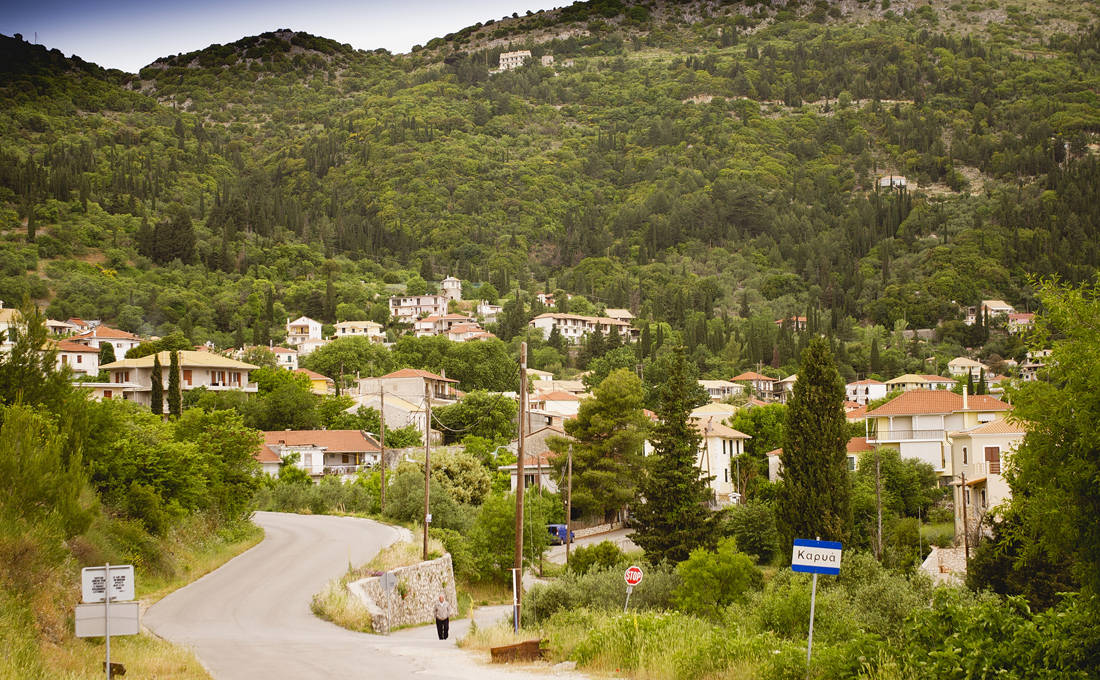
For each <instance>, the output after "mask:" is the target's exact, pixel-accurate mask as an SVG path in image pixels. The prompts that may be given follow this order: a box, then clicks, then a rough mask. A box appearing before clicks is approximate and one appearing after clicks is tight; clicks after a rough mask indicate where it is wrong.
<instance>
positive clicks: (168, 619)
mask: <svg viewBox="0 0 1100 680" xmlns="http://www.w3.org/2000/svg"><path fill="white" fill-rule="evenodd" d="M254 519H255V522H256V524H258V525H259V526H260V527H262V528H263V529H264V530H265V531H266V534H267V535H266V538H265V539H264V540H263V542H261V543H260V544H259V545H258V546H256V547H255V548H252V549H251V550H249V551H248V552H246V553H244V554H243V555H240V556H239V557H237V558H235V559H233V560H231V561H230V562H228V563H226V564H225V565H224V566H222V567H221V568H220V569H218V570H216V571H214V572H211V573H210V574H207V575H206V576H204V577H203V578H201V579H199V580H198V581H195V582H194V583H192V584H190V585H188V586H187V587H185V588H181V589H180V590H177V591H176V592H174V593H172V594H171V595H169V596H167V597H165V598H164V599H163V600H161V601H160V602H158V603H156V604H155V605H153V606H152V607H150V608H149V610H148V612H146V614H145V616H144V620H143V622H144V624H145V625H146V626H147V627H148V628H149V629H151V630H152V631H153V632H154V633H156V634H157V635H159V636H161V637H163V638H167V639H168V640H171V641H172V642H174V643H177V644H181V645H185V646H188V647H191V648H193V649H194V651H195V653H196V655H197V656H198V657H199V660H200V661H201V662H202V663H203V665H204V666H206V668H207V669H208V670H209V671H210V674H211V675H212V676H213V677H214V678H215V680H314V679H316V680H321V679H324V680H343V679H345V678H346V679H352V678H355V679H359V678H408V677H417V678H425V679H430V680H495V679H496V678H501V679H504V678H517V677H522V678H528V679H530V678H532V677H535V676H534V675H533V674H532V673H531V672H529V671H522V670H512V669H508V668H506V667H498V666H488V665H486V664H483V663H479V662H478V661H477V660H476V659H475V658H474V657H473V655H471V654H468V653H466V652H463V651H461V650H459V649H457V648H456V647H455V646H454V642H455V640H457V639H459V638H460V637H461V636H462V635H464V634H465V632H466V629H467V627H468V623H467V622H464V621H463V622H458V621H452V624H451V639H450V640H449V641H447V642H441V641H439V640H438V639H436V635H435V626H425V627H420V628H412V629H406V630H402V631H398V632H397V633H394V634H393V635H390V636H387V637H383V636H377V635H367V634H363V633H355V632H352V631H349V630H345V629H343V628H340V627H338V626H335V625H333V624H331V623H328V622H326V621H322V620H320V619H318V618H316V617H315V616H314V615H313V614H312V613H311V612H310V610H309V603H310V600H311V599H312V597H313V594H314V593H316V592H318V591H319V590H320V589H321V588H322V587H323V586H324V584H325V583H326V582H328V581H329V580H330V579H332V578H334V577H336V576H338V575H340V574H342V573H343V572H344V571H345V570H346V569H347V566H348V562H349V561H350V562H351V563H353V564H362V563H364V562H366V561H368V560H369V559H370V558H371V557H373V556H374V554H375V553H377V552H378V551H379V550H380V549H381V548H382V547H384V546H386V545H388V544H390V543H392V542H394V541H395V540H397V539H398V538H400V537H401V532H403V531H404V530H402V529H398V528H394V527H390V526H386V525H384V524H379V523H377V522H372V521H370V520H366V519H358V518H353V517H332V516H321V515H312V516H311V515H289V514H281V513H268V512H259V513H256V516H255V518H254ZM486 613H489V612H486ZM501 613H503V612H501V611H500V610H496V611H493V612H492V614H494V615H496V616H499V615H500V614H501ZM478 618H479V619H481V617H480V616H479V617H478ZM478 623H479V624H482V625H484V623H486V622H485V621H481V620H479V621H478ZM563 675H568V676H572V677H580V676H577V675H575V674H572V673H569V674H558V673H555V674H553V675H552V676H553V677H563Z"/></svg>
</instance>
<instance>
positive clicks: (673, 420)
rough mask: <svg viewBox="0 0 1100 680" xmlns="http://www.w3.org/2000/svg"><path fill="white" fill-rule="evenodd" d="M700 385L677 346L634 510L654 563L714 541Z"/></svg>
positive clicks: (638, 538) (638, 539) (639, 539)
mask: <svg viewBox="0 0 1100 680" xmlns="http://www.w3.org/2000/svg"><path fill="white" fill-rule="evenodd" d="M696 388H697V383H696V381H695V377H694V376H693V375H691V373H690V372H689V369H688V362H687V359H686V358H685V356H684V349H683V347H678V348H676V350H675V352H674V353H673V355H672V360H671V362H670V364H669V373H668V379H667V380H666V381H665V383H664V385H662V387H661V391H660V401H659V404H658V406H657V417H658V419H659V421H658V423H657V425H656V426H655V427H654V428H653V430H652V433H651V435H650V438H649V440H650V442H651V443H652V444H653V454H652V455H651V456H650V459H649V460H648V461H647V466H648V474H646V475H644V477H643V478H642V481H641V484H639V487H638V489H639V501H638V503H637V506H636V507H635V508H634V510H633V515H634V520H635V524H636V527H637V529H636V530H635V532H634V535H633V537H632V539H633V540H634V542H635V543H637V544H638V545H639V546H641V547H642V549H643V550H645V553H646V557H648V558H649V559H650V560H651V561H652V562H654V563H656V562H659V561H661V560H664V559H667V560H670V561H673V562H681V561H683V560H686V559H687V558H688V555H689V554H690V553H691V551H692V550H694V549H695V548H698V547H700V546H703V547H713V546H714V544H715V542H716V540H717V524H716V522H715V515H714V514H713V513H712V512H711V511H710V510H709V509H707V506H706V503H707V501H708V500H709V499H710V495H711V494H710V485H709V481H710V480H709V479H707V478H705V477H703V476H702V475H701V474H700V471H699V468H698V467H697V465H696V461H697V458H698V455H699V443H700V441H701V437H700V435H699V432H698V431H697V430H696V429H695V426H694V425H692V423H691V422H690V421H689V416H690V415H691V410H692V408H693V407H694V405H695V404H694V396H695V392H696ZM842 417H843V416H842ZM641 499H644V502H642V500H641Z"/></svg>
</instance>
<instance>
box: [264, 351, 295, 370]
mask: <svg viewBox="0 0 1100 680" xmlns="http://www.w3.org/2000/svg"><path fill="white" fill-rule="evenodd" d="M271 353H272V354H274V355H275V365H276V366H278V367H279V368H285V369H287V370H288V371H294V370H297V368H298V350H294V349H289V348H287V347H272V348H271Z"/></svg>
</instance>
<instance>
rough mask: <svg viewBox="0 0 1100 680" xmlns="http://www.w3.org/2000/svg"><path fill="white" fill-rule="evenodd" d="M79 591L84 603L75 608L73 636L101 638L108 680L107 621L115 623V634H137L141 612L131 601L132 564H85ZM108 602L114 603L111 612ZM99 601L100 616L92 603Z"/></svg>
mask: <svg viewBox="0 0 1100 680" xmlns="http://www.w3.org/2000/svg"><path fill="white" fill-rule="evenodd" d="M80 590H81V595H82V596H83V600H84V604H82V605H77V608H76V635H77V637H100V636H102V637H103V639H104V642H105V645H106V648H107V659H106V663H105V664H104V667H105V668H106V671H107V680H111V670H112V668H111V628H112V625H111V624H112V623H114V624H115V625H114V628H115V632H114V634H115V635H137V634H138V629H139V624H138V621H139V617H140V615H141V614H140V607H139V606H138V603H137V602H134V601H133V600H134V567H133V565H130V564H126V565H121V566H114V567H112V566H111V565H110V563H108V564H105V565H103V566H102V567H86V568H84V569H82V570H81V572H80ZM112 601H114V602H115V605H116V606H115V608H114V609H115V611H114V612H112V610H111V602H112ZM100 602H102V603H103V616H102V618H99V617H98V613H97V612H95V611H94V610H98V609H99V607H96V606H95V605H97V604H99V603H100ZM89 610H92V611H89ZM100 624H102V625H100ZM122 673H125V671H122ZM120 674H121V673H120Z"/></svg>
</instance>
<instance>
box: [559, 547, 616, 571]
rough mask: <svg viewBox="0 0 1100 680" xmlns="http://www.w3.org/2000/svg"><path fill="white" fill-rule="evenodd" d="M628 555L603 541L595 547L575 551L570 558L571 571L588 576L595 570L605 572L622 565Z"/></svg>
mask: <svg viewBox="0 0 1100 680" xmlns="http://www.w3.org/2000/svg"><path fill="white" fill-rule="evenodd" d="M625 560H626V553H624V552H623V551H622V550H620V549H619V546H617V545H616V544H614V543H612V542H611V541H601V542H599V543H597V544H595V545H590V546H582V547H579V548H576V549H575V550H573V554H572V556H570V558H569V569H570V570H572V571H574V572H576V573H578V574H587V573H588V572H589V571H592V570H593V569H596V570H604V569H608V568H610V567H614V566H615V565H617V564H621V563H623V562H624V561H625Z"/></svg>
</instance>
